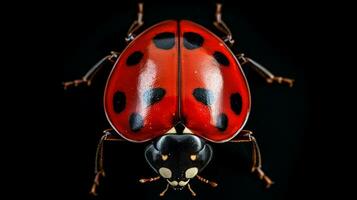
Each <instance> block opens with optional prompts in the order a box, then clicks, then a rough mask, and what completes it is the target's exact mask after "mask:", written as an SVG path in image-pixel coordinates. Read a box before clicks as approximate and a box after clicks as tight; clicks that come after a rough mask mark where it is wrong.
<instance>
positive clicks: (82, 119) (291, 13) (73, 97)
mask: <svg viewBox="0 0 357 200" xmlns="http://www.w3.org/2000/svg"><path fill="white" fill-rule="evenodd" d="M223 3H224V7H223V19H224V20H225V22H226V23H227V24H228V25H229V27H230V28H231V30H232V32H233V35H234V38H235V40H236V44H235V46H234V47H233V48H232V49H233V51H234V52H244V53H245V54H246V55H248V56H250V57H251V58H253V59H255V60H256V61H258V62H260V63H261V64H263V65H265V66H266V67H267V68H268V69H270V70H271V71H272V72H273V73H275V74H276V75H282V76H286V77H292V78H295V79H296V84H295V86H294V87H293V88H289V87H287V86H281V85H267V84H265V82H264V81H263V80H262V79H261V78H260V77H259V76H258V75H257V74H255V73H254V72H253V71H252V70H250V69H249V68H247V69H244V71H245V72H246V76H247V78H248V82H249V84H250V88H251V93H252V113H251V115H250V118H249V120H248V123H247V125H246V129H251V130H253V131H254V132H255V135H256V138H257V140H258V142H259V144H260V146H261V151H262V156H263V168H264V170H265V171H266V173H267V174H268V175H269V176H270V177H271V178H272V179H273V180H274V181H275V182H276V184H275V185H273V186H272V188H271V189H269V190H266V189H264V187H263V185H262V184H261V183H260V182H259V181H258V180H257V178H256V177H255V176H254V175H252V174H250V173H249V161H250V160H249V158H250V157H249V155H250V154H249V152H250V151H249V146H248V145H234V144H220V145H214V151H215V157H214V159H213V161H212V162H211V164H210V165H209V166H208V167H207V168H206V169H205V171H204V172H203V173H202V176H204V177H206V178H208V179H212V180H216V181H217V182H218V183H219V187H218V188H216V189H212V188H210V187H209V186H207V185H203V184H201V183H199V182H197V181H193V182H192V184H191V185H192V188H193V189H194V190H195V191H196V193H197V194H198V196H197V197H196V198H195V199H224V200H225V199H227V200H228V199H301V198H306V196H309V197H315V196H320V195H321V194H324V195H329V194H334V193H339V194H340V195H343V194H344V193H343V192H341V193H340V192H339V189H338V188H339V186H341V185H338V184H337V183H338V181H336V180H335V178H337V177H339V176H340V175H339V170H337V169H338V168H341V167H343V166H344V165H345V164H344V163H345V162H346V161H344V162H342V158H343V157H344V154H342V153H337V151H335V150H336V149H338V148H339V147H337V145H338V144H339V142H338V141H341V140H343V139H342V137H343V136H341V133H344V132H345V131H344V130H343V128H342V127H340V126H337V124H338V123H339V122H344V121H343V119H342V116H343V115H342V114H341V113H340V112H341V111H340V110H342V108H341V106H342V105H341V102H340V101H343V102H344V100H341V99H343V97H342V96H343V93H344V92H343V88H342V87H339V85H338V84H339V83H340V82H341V81H343V80H344V77H341V75H340V74H339V71H338V70H336V68H337V69H340V68H339V67H340V65H335V62H336V61H338V60H339V59H340V57H339V56H337V55H336V54H335V53H336V48H334V47H333V46H334V43H335V40H334V39H335V37H337V35H335V34H334V33H335V32H333V31H335V28H332V27H336V26H337V24H338V22H336V21H335V20H334V17H331V16H330V11H329V10H328V9H327V5H324V4H319V5H312V4H310V3H309V2H303V1H296V2H285V3H284V2H278V1H266V2H258V1H249V2H248V1H239V2H238V1H237V2H233V1H224V2H223ZM214 11H215V3H214V1H178V2H168V1H156V2H145V8H144V12H145V14H144V22H145V27H148V26H151V25H153V24H155V23H157V22H160V21H162V20H166V19H189V20H192V21H195V22H197V23H199V24H201V25H204V26H205V27H207V28H208V29H210V30H212V31H213V32H214V33H217V34H219V32H218V31H217V30H216V29H215V28H214V27H213V25H212V21H213V20H214ZM135 17H136V2H135V1H133V2H125V3H123V2H119V1H118V2H115V3H112V2H95V3H90V2H86V3H85V4H80V5H74V4H70V3H67V4H64V6H63V9H62V12H61V13H59V14H58V15H57V16H56V20H55V24H56V25H57V28H58V31H57V32H56V33H57V34H55V36H54V38H59V39H60V41H61V42H60V43H61V44H60V47H61V48H59V49H60V51H61V54H62V55H63V59H62V61H63V63H62V62H61V63H60V65H62V67H63V69H64V71H63V80H72V79H76V78H79V77H80V76H81V75H83V74H84V73H85V72H86V71H87V70H88V69H89V68H90V67H91V66H92V65H93V64H94V63H95V62H97V61H98V60H99V59H101V58H102V57H103V56H105V55H107V54H108V52H110V51H111V50H116V51H120V50H122V49H123V48H124V47H125V44H126V43H125V41H124V37H125V35H126V32H127V29H128V27H129V26H130V24H131V23H132V21H133V20H134V19H135ZM59 62H60V61H59ZM337 63H338V62H337ZM342 67H343V66H342ZM109 72H110V66H107V67H106V69H105V70H103V71H102V72H100V74H99V76H98V78H96V79H95V80H94V82H93V86H92V87H90V88H85V87H79V88H73V89H71V90H69V91H65V92H63V101H62V105H63V109H62V111H61V112H62V114H63V116H64V117H63V120H61V125H60V127H61V135H60V139H61V141H64V143H62V144H61V145H60V149H57V150H58V152H59V154H58V156H59V158H60V159H59V160H60V161H61V164H60V167H59V166H58V168H59V169H58V170H56V171H55V172H53V173H58V174H60V176H61V178H63V181H64V184H62V179H61V185H62V187H61V193H62V194H65V195H66V196H68V198H75V199H91V197H90V196H89V195H88V191H89V189H90V186H91V181H92V178H93V167H94V155H95V148H96V143H97V141H98V139H99V138H100V136H101V133H102V130H104V129H106V128H109V124H108V122H107V121H106V118H105V115H104V111H103V106H102V95H103V89H104V84H105V81H106V77H107V76H108V73H109ZM341 85H342V84H341ZM60 87H61V86H60V84H59V83H58V84H57V88H58V89H59V90H60ZM339 105H341V106H339ZM145 146H146V144H131V143H125V144H115V143H108V144H107V145H106V149H105V151H106V169H107V177H106V178H105V179H103V184H102V187H101V188H100V196H99V199H130V198H135V199H136V198H140V199H160V198H159V197H158V194H159V193H160V192H161V191H162V190H163V189H164V186H165V183H164V182H158V183H151V184H145V185H141V184H139V183H138V181H137V180H138V179H139V178H141V177H151V176H154V175H155V174H153V172H152V171H151V169H150V168H149V166H148V165H147V164H146V163H145V161H144V157H143V149H144V148H145ZM345 150H346V151H347V150H348V148H346V149H345ZM335 166H337V167H335ZM63 172H64V173H63ZM63 185H65V186H63ZM164 199H194V198H192V197H191V196H190V194H189V192H188V191H186V190H184V191H182V192H175V191H172V190H170V191H169V192H168V193H167V196H166V197H165V198H164Z"/></svg>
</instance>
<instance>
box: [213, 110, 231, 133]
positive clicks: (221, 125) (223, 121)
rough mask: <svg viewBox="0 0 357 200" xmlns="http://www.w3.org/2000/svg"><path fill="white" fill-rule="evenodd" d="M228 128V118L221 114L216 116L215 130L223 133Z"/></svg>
mask: <svg viewBox="0 0 357 200" xmlns="http://www.w3.org/2000/svg"><path fill="white" fill-rule="evenodd" d="M227 126H228V117H227V115H226V114H224V113H222V114H220V115H218V116H217V118H216V128H217V129H218V130H219V131H222V132H223V131H225V130H226V129H227Z"/></svg>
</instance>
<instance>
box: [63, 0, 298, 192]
mask: <svg viewBox="0 0 357 200" xmlns="http://www.w3.org/2000/svg"><path fill="white" fill-rule="evenodd" d="M221 8H222V5H221V4H217V10H216V21H215V22H214V25H215V26H216V27H217V28H218V29H219V30H220V31H222V32H223V33H224V34H225V35H226V36H225V37H224V38H223V39H221V38H219V37H218V36H216V35H215V34H214V33H212V32H211V31H209V30H207V29H206V28H204V27H202V26H201V25H198V24H196V23H194V22H192V21H188V20H180V21H177V20H167V21H163V22H160V23H158V24H156V25H154V26H152V27H150V28H148V29H147V30H145V31H143V32H142V33H141V34H139V35H137V36H136V34H135V32H136V31H137V30H138V29H139V28H140V27H141V26H142V25H143V21H142V19H143V4H141V3H140V4H139V11H138V18H137V20H136V21H134V23H133V25H132V26H131V27H130V29H129V31H128V35H127V38H126V40H127V41H128V42H129V44H128V46H127V47H126V48H125V49H124V50H123V51H122V52H121V53H118V52H112V53H111V55H108V56H106V57H105V58H103V59H102V60H101V61H99V62H98V63H97V64H96V65H95V66H94V67H93V68H92V69H91V70H90V71H89V72H88V73H87V74H86V75H85V76H84V77H83V78H82V79H81V80H76V81H71V82H66V83H64V87H65V88H68V87H69V86H78V85H80V84H87V85H90V84H91V80H92V79H93V77H94V76H95V74H96V72H97V71H98V70H99V69H100V67H101V66H103V65H104V64H105V63H106V62H112V63H114V67H113V69H112V71H111V73H110V75H109V77H108V79H107V83H106V87H105V92H104V108H105V114H106V117H107V119H108V122H109V123H110V125H111V129H109V130H106V131H104V133H105V134H104V136H103V137H102V138H101V140H100V143H99V145H98V151H97V161H96V177H95V180H94V184H93V187H92V190H91V193H93V194H96V188H97V186H98V185H99V179H100V178H101V177H102V176H104V168H103V155H102V154H103V144H104V141H107V140H115V141H130V142H136V143H143V142H149V143H150V144H149V145H148V146H147V148H146V150H145V159H146V161H147V163H148V164H149V165H150V166H151V167H152V169H153V170H154V171H155V172H156V173H157V174H158V176H156V177H153V178H148V179H140V182H141V183H146V182H153V181H157V180H159V179H165V180H166V182H167V186H166V188H165V190H164V191H163V192H161V193H160V196H163V195H165V193H166V191H167V190H168V188H170V187H171V188H173V189H176V190H181V189H183V188H185V187H187V188H188V190H189V191H190V192H191V194H192V195H193V196H195V195H196V193H195V192H194V191H193V190H192V188H191V186H190V184H189V182H190V180H191V179H193V178H197V179H198V180H200V181H202V182H204V183H207V184H210V185H211V186H212V187H216V186H217V183H215V182H213V181H209V180H207V179H205V178H203V177H201V176H199V173H200V172H201V171H202V170H203V169H204V168H205V167H206V166H207V164H208V163H209V162H210V160H211V158H212V154H213V150H212V147H211V146H210V145H209V143H210V142H213V143H224V142H237V143H240V142H250V143H252V148H253V151H252V152H253V167H252V172H256V173H257V174H258V176H259V178H260V179H262V180H263V181H264V182H265V183H266V186H267V187H269V186H270V185H271V184H273V182H272V181H271V179H270V178H269V177H268V176H266V175H265V173H264V172H263V170H262V169H261V159H260V151H259V148H258V145H257V142H256V140H255V138H254V136H253V135H252V132H251V131H248V130H243V128H244V125H245V123H246V121H247V119H248V116H249V112H250V109H251V97H250V90H249V86H248V82H247V80H246V77H245V75H244V72H243V70H242V67H241V66H242V65H249V66H251V67H252V68H253V69H255V70H256V71H257V72H258V73H259V74H260V75H262V76H263V77H264V78H265V79H266V81H267V82H268V83H272V82H278V83H287V84H289V85H290V86H292V84H293V80H292V79H288V78H283V77H276V76H274V75H273V74H272V73H271V72H269V71H268V70H267V69H266V68H264V67H263V66H261V65H260V64H258V63H257V62H255V61H253V60H252V59H250V58H248V57H245V56H244V54H238V55H237V56H236V55H235V54H234V53H232V51H231V50H230V48H229V46H228V45H232V44H233V43H234V40H233V38H232V34H231V32H230V30H229V28H228V27H227V25H226V24H225V23H224V22H223V21H222V19H221ZM226 43H227V44H226Z"/></svg>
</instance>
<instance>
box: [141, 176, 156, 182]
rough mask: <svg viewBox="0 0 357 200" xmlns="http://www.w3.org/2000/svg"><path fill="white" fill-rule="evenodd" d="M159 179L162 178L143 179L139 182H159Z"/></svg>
mask: <svg viewBox="0 0 357 200" xmlns="http://www.w3.org/2000/svg"><path fill="white" fill-rule="evenodd" d="M159 179H160V176H157V177H153V178H142V179H140V180H139V182H140V183H151V182H154V181H157V180H159Z"/></svg>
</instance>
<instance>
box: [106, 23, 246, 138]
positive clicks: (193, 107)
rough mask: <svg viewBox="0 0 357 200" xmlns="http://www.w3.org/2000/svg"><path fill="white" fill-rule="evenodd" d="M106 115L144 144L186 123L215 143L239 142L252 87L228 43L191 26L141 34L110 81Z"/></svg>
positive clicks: (162, 25)
mask: <svg viewBox="0 0 357 200" xmlns="http://www.w3.org/2000/svg"><path fill="white" fill-rule="evenodd" d="M105 110H106V113H107V116H108V120H109V121H110V122H111V124H112V126H113V127H114V129H115V130H116V131H117V132H118V133H119V134H120V135H121V136H122V137H124V138H126V139H128V140H131V141H135V142H143V141H148V140H151V139H153V138H155V137H158V136H161V135H164V134H166V133H167V131H169V130H170V129H171V128H173V127H174V126H175V125H177V124H178V123H182V124H183V125H184V126H185V127H186V128H188V129H189V130H190V131H191V132H192V133H194V134H195V135H198V136H201V137H202V138H205V139H207V140H210V141H213V142H223V141H227V140H229V139H231V138H233V137H234V136H235V135H236V134H238V133H239V131H240V130H241V128H242V127H243V125H244V123H245V121H246V119H247V117H248V114H249V110H250V95H249V89H248V84H247V82H246V79H245V77H244V74H243V72H242V69H241V67H240V65H239V63H238V61H237V60H236V58H235V57H234V55H233V54H232V53H231V52H230V50H229V48H228V47H227V46H226V45H225V44H224V42H223V41H222V40H221V39H220V38H218V37H216V36H215V35H214V34H212V33H211V32H210V31H208V30H207V29H205V28H203V27H201V26H200V25H198V24H195V23H193V22H190V21H185V20H184V21H165V22H161V23H159V24H157V25H155V26H154V27H152V28H149V29H148V30H146V31H145V32H144V33H142V34H141V35H139V36H138V37H137V38H136V39H135V40H134V41H133V42H132V43H131V44H130V45H129V46H128V47H127V48H126V49H125V50H124V51H123V52H122V54H121V55H120V57H119V59H118V61H117V62H116V64H115V66H114V69H113V71H112V73H111V75H110V77H109V79H108V84H107V87H106V92H105Z"/></svg>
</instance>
